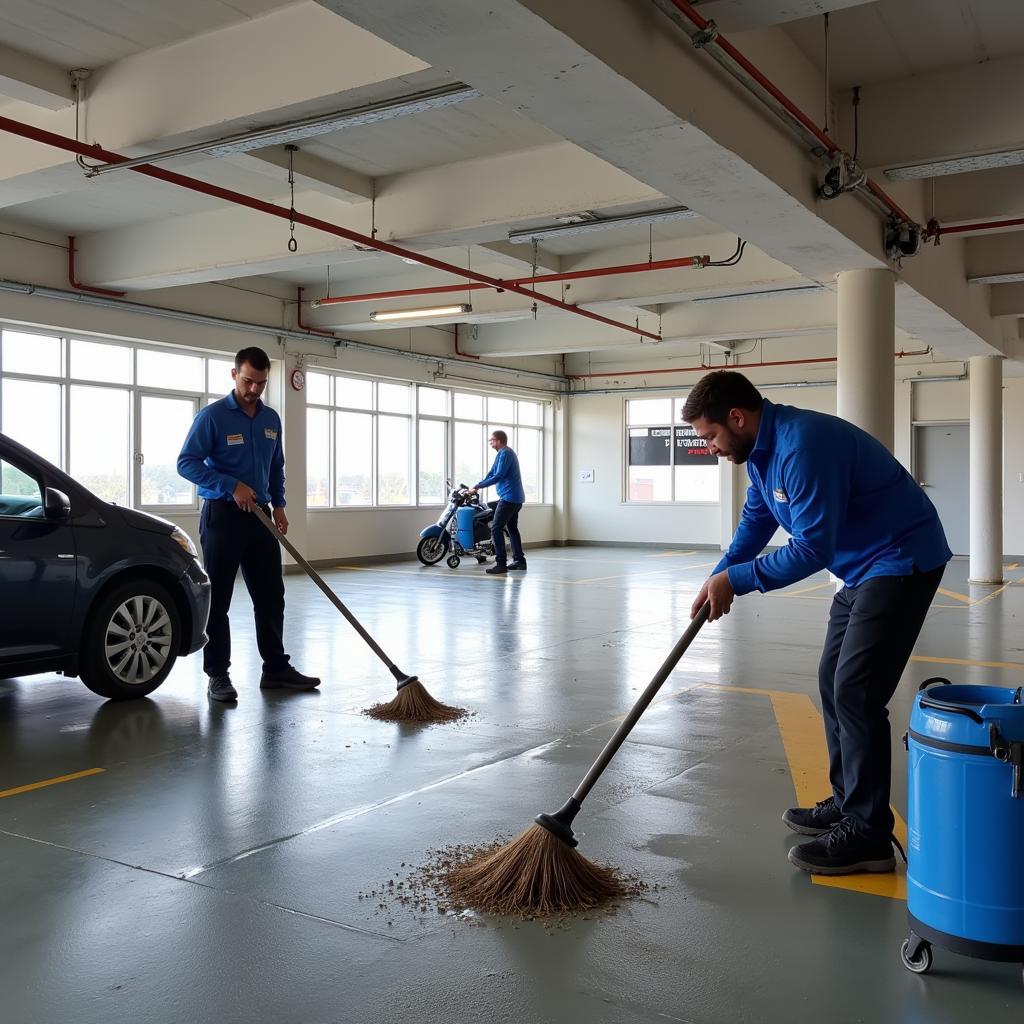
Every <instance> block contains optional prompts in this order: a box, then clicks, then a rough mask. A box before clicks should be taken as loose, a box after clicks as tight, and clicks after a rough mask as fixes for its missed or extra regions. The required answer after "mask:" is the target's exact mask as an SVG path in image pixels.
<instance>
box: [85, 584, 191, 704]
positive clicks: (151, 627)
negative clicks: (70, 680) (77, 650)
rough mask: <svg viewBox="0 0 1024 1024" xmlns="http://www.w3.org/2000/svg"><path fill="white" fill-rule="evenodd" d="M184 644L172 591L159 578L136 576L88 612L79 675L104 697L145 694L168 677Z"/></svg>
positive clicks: (122, 697) (117, 587) (130, 696)
mask: <svg viewBox="0 0 1024 1024" xmlns="http://www.w3.org/2000/svg"><path fill="white" fill-rule="evenodd" d="M180 649H181V620H180V618H179V616H178V609H177V608H176V607H175V604H174V600H173V599H172V597H171V595H170V594H169V593H168V592H167V590H166V588H165V587H162V586H161V585H160V584H159V583H154V582H153V581H151V580H142V579H140V580H131V581H128V582H126V583H122V584H120V585H119V586H116V587H114V588H113V589H112V590H111V591H110V592H109V593H107V594H105V595H103V597H101V598H100V600H99V603H98V604H97V605H96V607H95V608H94V609H93V611H92V613H91V614H90V615H89V619H88V622H87V625H86V628H85V635H84V637H83V639H82V652H81V658H80V664H79V675H80V676H81V677H82V682H83V683H85V685H86V686H87V687H88V688H89V689H90V690H92V692H93V693H97V694H99V695H100V696H101V697H109V698H112V699H113V700H129V699H131V698H132V697H144V696H146V694H148V693H152V692H153V691H154V690H155V689H156V688H157V687H158V686H159V685H160V684H161V683H162V682H163V681H164V680H165V679H166V678H167V676H168V674H169V673H170V671H171V668H172V667H173V666H174V662H175V659H176V658H177V656H178V651H179V650H180Z"/></svg>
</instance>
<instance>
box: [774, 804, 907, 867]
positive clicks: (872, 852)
mask: <svg viewBox="0 0 1024 1024" xmlns="http://www.w3.org/2000/svg"><path fill="white" fill-rule="evenodd" d="M789 862H790V864H793V865H795V866H796V867H798V868H800V869H801V870H802V871H809V872H810V873H811V874H812V875H855V874H860V873H861V872H865V871H873V872H879V873H884V872H887V871H895V870H896V857H895V856H894V855H893V852H892V841H891V840H889V839H886V840H885V841H884V842H876V841H875V840H873V839H868V838H866V837H865V836H863V835H861V834H860V833H859V832H858V831H857V828H856V825H855V824H854V821H853V819H852V818H844V819H843V820H842V821H841V822H839V824H838V825H835V826H833V828H831V829H829V831H828V832H826V833H825V835H823V836H819V837H818V838H817V839H812V840H811V842H809V843H801V844H800V845H799V846H794V847H793V848H792V849H791V850H790V851H789Z"/></svg>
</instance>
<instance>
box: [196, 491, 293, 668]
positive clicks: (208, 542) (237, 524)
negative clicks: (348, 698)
mask: <svg viewBox="0 0 1024 1024" xmlns="http://www.w3.org/2000/svg"><path fill="white" fill-rule="evenodd" d="M262 507H263V510H264V511H265V512H266V513H267V514H268V515H269V514H270V509H269V507H268V506H266V505H264V506H262ZM199 539H200V543H201V544H202V548H203V564H204V566H205V568H206V573H207V575H208V576H209V577H210V617H209V619H208V620H207V623H206V634H207V636H208V637H209V638H210V639H209V641H208V642H207V644H206V646H205V647H204V648H203V671H204V672H205V673H206V674H207V675H209V676H217V675H224V674H225V673H226V672H227V670H228V666H229V665H230V664H231V627H230V625H229V623H228V609H229V608H230V607H231V595H232V592H233V590H234V588H235V577H236V576H237V575H238V570H239V569H241V570H242V579H243V580H245V586H246V588H247V589H248V591H249V597H250V598H252V609H253V616H254V618H255V620H256V645H257V647H258V648H259V652H260V656H261V657H262V658H263V670H264V671H265V672H276V671H278V670H280V669H282V668H284V667H285V666H286V665H287V664H288V655H287V654H285V653H284V642H283V633H284V578H283V576H282V574H281V547H280V545H279V544H278V543H277V541H276V540H275V539H274V537H272V536H271V534H270V531H269V530H267V528H266V527H265V526H264V525H263V524H262V523H261V522H260V521H259V520H258V519H257V518H256V515H255V513H253V512H243V511H242V509H240V508H239V507H238V506H237V505H236V504H235V503H234V502H233V501H204V502H203V510H202V513H201V514H200V517H199Z"/></svg>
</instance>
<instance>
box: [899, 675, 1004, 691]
mask: <svg viewBox="0 0 1024 1024" xmlns="http://www.w3.org/2000/svg"><path fill="white" fill-rule="evenodd" d="M933 683H942V684H943V685H944V686H949V680H948V679H946V678H945V676H932V677H931V679H926V680H925V681H924V682H923V683H922V684H921V685H920V686H919V687H918V688H917V692H918V693H920V692H921V691H922V690H923V689H924V688H925V687H926V686H931V685H932V684H933ZM1022 689H1024V687H1022Z"/></svg>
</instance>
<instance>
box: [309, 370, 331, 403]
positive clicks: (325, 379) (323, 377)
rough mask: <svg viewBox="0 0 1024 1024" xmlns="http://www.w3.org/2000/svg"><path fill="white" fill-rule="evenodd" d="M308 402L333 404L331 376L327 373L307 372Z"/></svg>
mask: <svg viewBox="0 0 1024 1024" xmlns="http://www.w3.org/2000/svg"><path fill="white" fill-rule="evenodd" d="M306 402H307V403H309V402H312V404H313V405H330V404H331V378H330V377H329V376H328V375H327V374H326V373H307V374H306Z"/></svg>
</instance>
